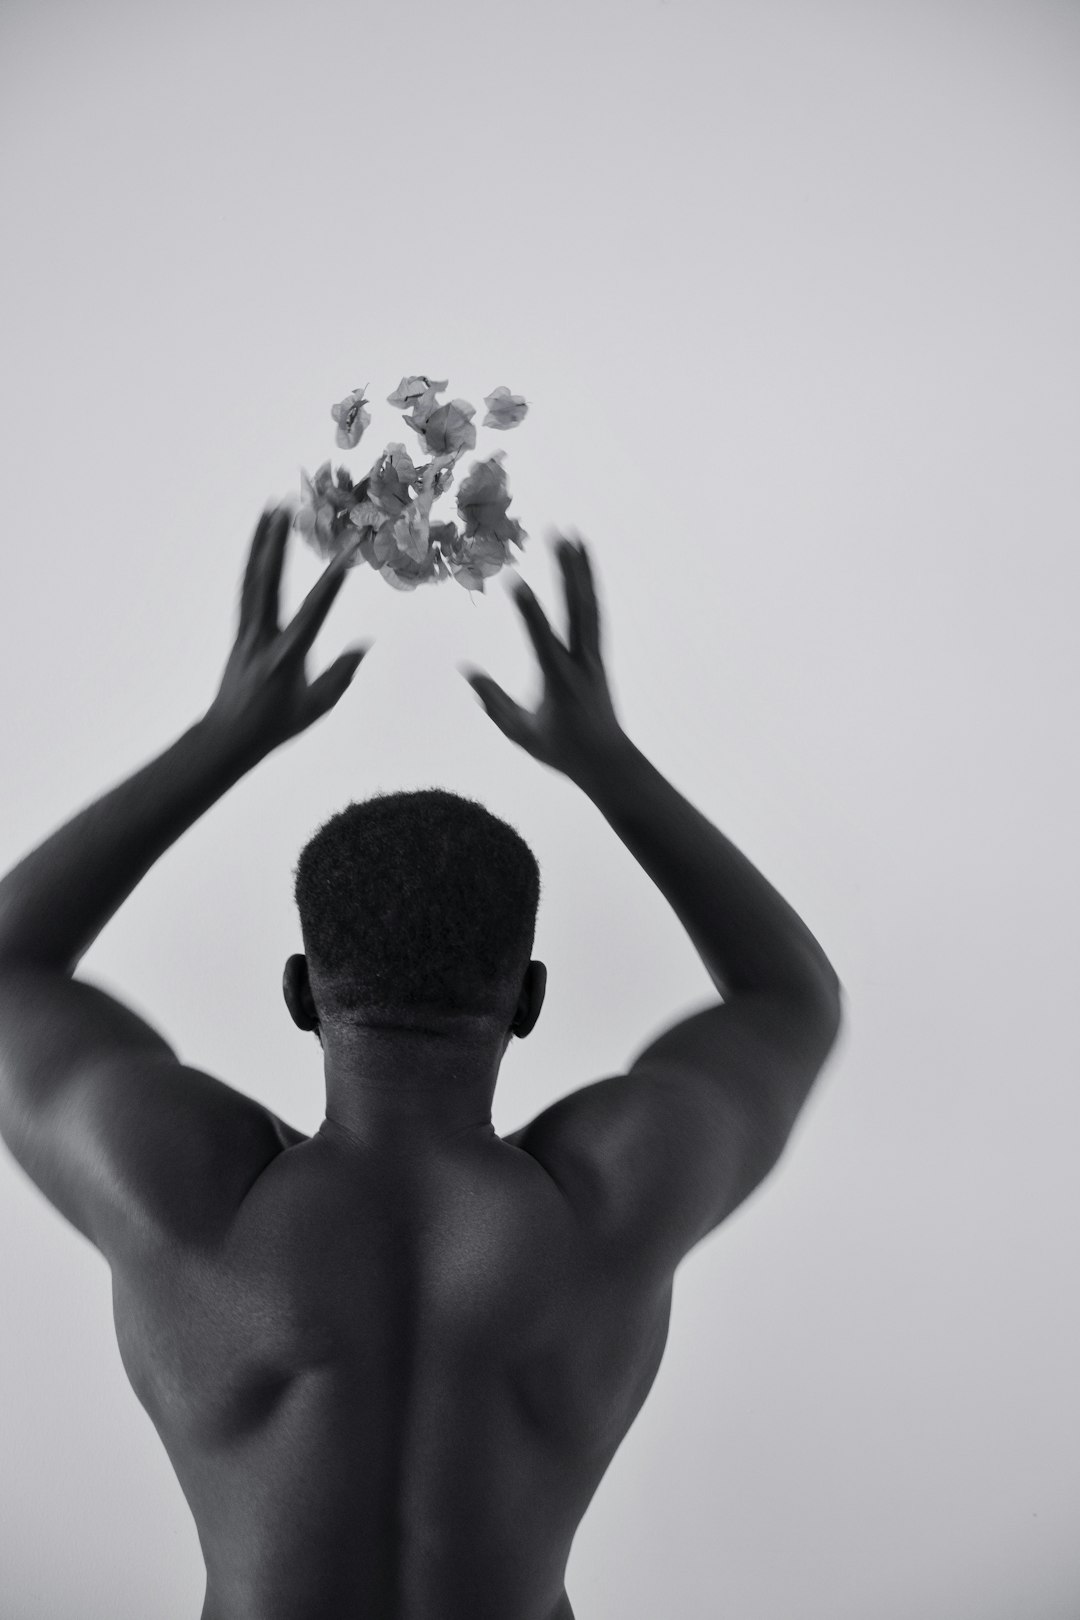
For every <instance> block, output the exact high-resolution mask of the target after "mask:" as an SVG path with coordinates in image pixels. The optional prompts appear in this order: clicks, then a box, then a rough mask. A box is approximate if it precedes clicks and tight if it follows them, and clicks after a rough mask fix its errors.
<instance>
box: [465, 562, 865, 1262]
mask: <svg viewBox="0 0 1080 1620" xmlns="http://www.w3.org/2000/svg"><path fill="white" fill-rule="evenodd" d="M559 559H560V562H561V564H562V568H563V574H564V580H565V585H566V597H567V608H568V615H569V625H570V634H569V644H568V645H566V646H564V645H563V643H562V642H560V641H559V640H558V639H557V637H556V636H555V634H554V632H553V631H552V629H551V626H550V625H549V624H548V622H547V619H546V618H545V616H544V614H543V612H542V610H541V608H540V606H539V604H538V603H537V601H536V598H535V597H534V596H533V594H532V592H531V591H530V590H529V588H528V587H527V586H525V585H519V586H518V588H517V602H518V606H519V607H520V609H521V612H522V615H523V617H524V619H525V623H526V626H527V628H528V630H529V633H530V636H531V637H532V641H533V645H534V647H535V649H536V653H537V657H538V659H539V661H540V664H541V668H542V669H543V671H544V676H545V692H544V699H543V702H542V704H541V706H540V708H539V709H538V710H537V712H536V713H535V714H533V715H530V714H528V713H527V712H526V711H525V710H523V709H521V708H520V707H519V706H518V705H517V704H515V703H513V701H512V700H511V699H510V698H508V697H507V695H506V694H505V693H504V692H503V691H502V690H501V688H499V687H497V686H496V685H495V683H494V682H493V681H491V680H490V679H489V678H488V677H486V676H478V675H473V676H472V677H471V678H470V684H471V685H472V686H473V687H474V689H475V690H476V691H477V692H478V694H479V695H480V697H481V698H482V700H483V702H484V704H485V707H486V708H487V710H488V713H489V714H490V715H491V717H492V718H493V719H494V720H495V721H496V723H497V724H498V725H499V727H500V729H501V730H503V731H504V732H505V733H506V734H507V735H508V736H510V737H511V738H512V739H513V740H514V741H516V742H518V743H519V744H520V746H522V747H523V748H525V749H527V750H528V752H530V753H532V754H533V755H534V757H535V758H537V759H540V760H542V761H543V762H544V763H545V764H548V765H551V766H554V767H555V768H557V769H559V770H561V771H563V772H564V773H565V774H566V775H567V776H569V777H570V778H571V779H572V780H573V781H574V782H576V783H577V785H578V786H579V787H581V789H582V790H583V791H584V792H585V793H586V794H588V796H589V798H590V799H591V800H592V801H593V803H594V804H595V805H596V807H597V809H599V810H600V812H601V814H602V815H603V816H604V817H605V819H606V820H607V822H608V823H609V825H610V826H611V827H612V829H613V830H614V831H615V832H616V833H617V834H618V835H619V837H620V838H621V840H622V841H623V843H624V844H625V845H626V847H627V848H628V849H629V851H630V852H631V854H632V855H633V856H634V857H635V859H636V860H637V861H638V862H639V864H640V865H641V867H642V868H643V870H644V871H645V872H647V873H648V875H649V877H650V878H651V879H652V881H653V882H654V883H655V884H656V885H657V887H658V888H659V889H660V891H661V893H662V894H663V895H664V897H665V898H666V899H667V901H668V902H669V904H670V905H671V907H672V909H673V910H674V912H675V914H676V915H677V917H678V918H679V921H680V922H681V923H682V925H683V927H684V928H685V929H686V932H687V934H688V935H689V937H690V939H691V940H692V942H693V944H694V946H695V948H696V949H697V951H698V954H699V955H700V957H701V959H702V962H703V963H704V965H705V967H706V969H707V971H708V973H709V975H710V977H711V978H712V981H713V983H714V985H715V986H716V988H717V990H718V992H719V993H720V995H721V996H723V997H724V998H725V999H724V1001H723V1002H717V1003H716V1004H715V1005H711V1006H708V1007H706V1008H705V1009H704V1010H703V1011H701V1012H698V1013H695V1014H693V1015H691V1016H690V1017H689V1018H685V1019H682V1020H680V1021H679V1022H678V1023H677V1024H675V1025H674V1026H673V1027H672V1028H671V1029H669V1030H666V1031H665V1032H664V1033H663V1034H661V1035H660V1036H658V1037H657V1038H656V1039H655V1040H652V1041H650V1043H649V1044H648V1045H647V1046H646V1047H645V1048H644V1049H643V1050H642V1051H641V1052H639V1054H638V1056H637V1057H636V1058H635V1060H634V1061H633V1063H632V1064H631V1065H630V1068H629V1071H628V1072H627V1073H626V1074H622V1075H617V1076H612V1077H611V1078H609V1079H606V1080H600V1081H596V1082H594V1083H593V1084H592V1085H590V1086H586V1087H584V1088H583V1089H581V1090H579V1091H576V1092H574V1093H572V1094H571V1095H570V1096H568V1097H564V1098H561V1099H560V1100H559V1101H558V1102H556V1103H554V1104H553V1105H552V1106H551V1107H550V1108H549V1109H547V1110H545V1112H544V1113H543V1114H541V1115H539V1116H538V1118H537V1119H535V1120H533V1121H532V1122H531V1123H530V1124H529V1125H527V1126H526V1127H525V1128H524V1129H523V1130H522V1131H520V1132H517V1133H516V1134H515V1135H514V1136H513V1137H511V1138H509V1141H510V1142H511V1143H512V1145H514V1146H518V1147H521V1148H523V1149H524V1150H525V1151H527V1152H530V1153H532V1154H533V1156H534V1157H536V1158H537V1159H538V1160H539V1161H540V1162H541V1163H543V1164H544V1165H546V1167H547V1168H548V1169H549V1170H550V1171H551V1173H552V1175H553V1176H554V1177H555V1179H556V1180H557V1181H558V1183H559V1185H560V1186H561V1187H563V1188H564V1190H566V1191H567V1194H568V1196H569V1197H570V1199H571V1202H573V1203H574V1204H575V1206H576V1207H577V1209H578V1210H579V1212H580V1214H581V1215H582V1218H583V1220H584V1221H586V1222H587V1223H588V1225H589V1226H590V1228H591V1229H592V1230H594V1231H596V1232H598V1233H599V1234H600V1235H601V1237H602V1239H603V1241H604V1242H605V1243H606V1245H607V1252H608V1255H609V1257H610V1258H611V1259H612V1261H613V1262H619V1261H621V1260H629V1261H630V1262H631V1263H632V1264H634V1265H635V1266H638V1265H644V1266H645V1267H646V1268H647V1269H651V1270H652V1271H653V1274H654V1275H655V1276H656V1277H657V1279H658V1281H659V1282H660V1283H663V1281H664V1279H665V1278H669V1277H670V1273H671V1271H672V1270H673V1269H674V1267H675V1266H676V1265H677V1264H678V1262H679V1260H680V1259H681V1258H682V1257H683V1256H684V1255H685V1254H686V1253H687V1252H688V1250H689V1249H690V1248H692V1247H693V1246H694V1244H696V1243H697V1242H699V1241H700V1240H701V1238H702V1237H704V1236H705V1235H706V1234H707V1233H708V1232H710V1231H711V1230H712V1229H713V1227H715V1226H716V1225H717V1224H719V1222H720V1221H721V1220H723V1219H724V1217H725V1216H726V1215H728V1214H729V1213H730V1212H731V1211H732V1210H733V1209H734V1208H735V1207H736V1206H737V1205H738V1204H739V1203H740V1202H741V1201H742V1200H743V1199H744V1198H745V1197H746V1196H747V1195H748V1194H749V1193H750V1192H751V1191H753V1189H754V1188H755V1187H756V1186H757V1185H758V1184H759V1182H760V1181H761V1180H763V1179H764V1177H765V1176H766V1175H767V1174H768V1173H769V1171H770V1170H771V1169H772V1167H773V1166H774V1165H775V1163H776V1162H777V1160H778V1158H779V1156H780V1154H781V1152H782V1151H783V1148H784V1146H785V1144H786V1142H787V1140H788V1137H789V1135H790V1133H791V1130H792V1127H793V1125H794V1123H795V1119H796V1117H797V1116H798V1113H799V1111H800V1110H801V1108H802V1106H803V1103H804V1102H805V1100H806V1097H807V1094H808V1092H809V1090H810V1087H811V1085H812V1084H813V1081H814V1079H815V1078H816V1076H817V1074H818V1073H819V1071H820V1070H821V1068H822V1067H823V1065H824V1063H825V1060H826V1058H827V1056H828V1054H829V1052H830V1050H831V1048H832V1046H833V1044H834V1042H835V1039H836V1035H837V1032H838V1030H839V1026H840V1017H841V1008H840V1004H841V994H842V991H841V985H840V981H839V978H838V976H837V974H836V971H835V970H834V968H833V966H832V964H831V963H830V961H829V959H828V957H827V956H826V954H825V952H824V951H823V950H822V948H821V946H820V945H819V944H818V942H817V940H816V939H815V938H814V936H813V934H812V933H811V932H810V930H809V928H808V927H807V926H806V924H805V923H804V922H803V921H802V919H801V918H800V917H799V916H798V915H797V914H796V913H795V911H794V910H793V909H792V907H791V906H790V905H788V903H787V901H786V900H784V899H783V898H782V896H781V895H780V894H778V893H777V891H776V890H775V889H774V888H773V886H772V885H771V884H770V883H769V882H768V880H767V879H766V878H765V877H763V876H762V874H761V873H760V872H759V871H758V870H757V869H756V867H754V866H753V865H752V864H751V862H750V861H749V860H748V859H747V858H746V857H745V856H744V855H742V854H741V853H740V851H739V850H738V849H736V848H735V846H734V845H733V844H732V843H731V841H730V840H729V839H727V838H726V837H725V836H724V835H723V833H721V832H720V831H719V830H718V829H717V828H716V827H715V826H714V825H713V824H712V822H710V821H709V820H708V819H707V818H706V817H705V816H704V815H702V814H701V812H700V811H698V810H696V809H695V808H694V807H693V805H691V804H690V803H689V802H688V801H687V800H686V799H685V798H684V797H683V796H682V794H681V793H679V792H678V791H677V790H676V789H675V788H674V787H673V786H672V785H671V783H670V782H668V781H667V780H666V779H665V778H664V777H663V776H662V775H661V774H660V772H659V771H658V770H657V769H656V768H655V767H654V766H653V765H652V764H651V763H650V762H649V760H648V759H646V758H645V756H644V755H643V754H642V753H641V751H640V750H639V749H638V748H637V747H636V746H635V745H634V744H633V743H632V742H631V741H630V739H629V737H628V736H627V735H626V733H625V731H624V730H623V728H622V726H621V724H620V723H619V721H618V719H617V718H616V716H615V712H614V708H613V705H612V702H611V695H610V691H609V689H608V685H607V679H606V675H605V673H604V668H603V662H602V659H601V654H600V634H599V610H598V604H597V599H596V592H595V589H594V586H593V581H592V575H591V569H590V566H589V560H588V556H587V554H586V551H585V548H584V546H583V545H581V544H578V545H571V544H570V543H568V542H565V541H564V542H562V543H561V544H560V547H559Z"/></svg>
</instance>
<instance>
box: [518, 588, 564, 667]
mask: <svg viewBox="0 0 1080 1620" xmlns="http://www.w3.org/2000/svg"><path fill="white" fill-rule="evenodd" d="M514 601H515V602H516V603H517V605H518V609H519V611H520V613H521V616H522V618H523V619H524V620H525V628H526V629H527V630H528V632H529V635H530V637H531V639H532V644H533V646H534V648H535V649H536V656H537V658H538V659H539V660H540V667H541V668H542V669H543V671H544V673H545V674H554V673H556V672H557V670H558V663H557V658H558V655H559V653H560V652H565V651H566V648H565V647H564V646H563V644H562V642H561V641H560V640H559V639H558V637H557V636H556V634H555V632H554V630H553V629H552V628H551V626H550V624H548V622H547V617H546V616H545V613H544V610H543V608H542V607H541V606H540V603H539V602H538V601H537V599H536V597H535V595H534V594H533V590H532V587H531V586H530V585H527V584H526V582H525V581H524V580H523V579H519V580H517V581H516V583H515V585H514Z"/></svg>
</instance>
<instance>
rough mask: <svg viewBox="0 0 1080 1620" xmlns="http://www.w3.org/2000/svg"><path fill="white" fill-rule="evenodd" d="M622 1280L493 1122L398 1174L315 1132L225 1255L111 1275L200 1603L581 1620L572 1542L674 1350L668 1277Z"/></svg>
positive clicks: (267, 1177) (267, 1182)
mask: <svg viewBox="0 0 1080 1620" xmlns="http://www.w3.org/2000/svg"><path fill="white" fill-rule="evenodd" d="M631 1273H632V1268H627V1270H626V1271H625V1272H624V1274H622V1275H615V1274H612V1272H611V1270H610V1268H607V1267H606V1266H602V1265H601V1263H600V1260H599V1256H598V1255H597V1253H596V1252H595V1248H594V1246H593V1245H592V1244H591V1243H590V1233H589V1229H588V1224H587V1223H583V1222H582V1221H581V1219H580V1212H575V1211H574V1210H572V1209H571V1206H570V1205H569V1204H568V1202H567V1201H566V1199H565V1197H564V1196H563V1194H562V1192H561V1191H560V1189H559V1187H558V1186H557V1185H556V1184H555V1182H554V1181H553V1180H552V1179H551V1177H550V1176H549V1175H548V1173H547V1172H546V1171H545V1170H544V1169H543V1167H542V1166H541V1165H539V1164H538V1163H537V1162H536V1160H535V1159H533V1158H532V1157H530V1155H529V1154H528V1153H527V1152H523V1151H522V1150H521V1149H520V1148H518V1147H515V1146H512V1145H510V1143H509V1142H502V1141H500V1140H499V1138H498V1137H496V1136H495V1135H494V1134H492V1135H491V1136H489V1137H484V1138H483V1139H482V1140H480V1141H470V1142H468V1143H467V1144H465V1145H463V1146H461V1147H460V1148H458V1149H456V1150H453V1151H451V1150H450V1149H445V1150H444V1151H443V1152H442V1154H441V1155H440V1157H439V1158H438V1159H437V1160H434V1161H433V1160H430V1159H427V1158H425V1159H424V1160H423V1161H421V1163H420V1164H418V1165H417V1166H416V1167H415V1168H413V1169H409V1168H408V1166H407V1165H403V1164H401V1163H397V1164H387V1163H385V1162H384V1161H382V1160H380V1159H369V1160H365V1159H364V1157H363V1155H362V1153H361V1151H360V1150H359V1149H358V1148H356V1147H355V1146H354V1145H349V1146H344V1145H342V1144H340V1143H339V1142H337V1141H334V1140H333V1139H332V1137H331V1136H330V1135H328V1134H327V1133H326V1132H325V1131H322V1132H320V1133H319V1134H317V1135H316V1136H315V1137H312V1138H310V1139H307V1138H304V1139H302V1140H301V1141H299V1142H298V1143H297V1145H295V1146H293V1147H291V1148H289V1149H288V1150H286V1151H284V1152H282V1153H281V1154H280V1155H279V1156H278V1157H277V1158H276V1159H274V1160H273V1161H272V1163H271V1164H270V1165H269V1166H268V1168H267V1169H266V1170H265V1171H264V1172H263V1174H262V1175H261V1176H260V1178H259V1180H258V1182H257V1183H256V1185H255V1187H254V1188H253V1189H252V1191H251V1192H250V1193H249V1194H248V1196H247V1198H246V1199H245V1201H244V1204H243V1205H242V1207H241V1209H240V1211H239V1213H238V1216H237V1218H236V1219H235V1221H234V1223H233V1224H232V1226H231V1227H230V1229H229V1231H228V1233H227V1235H226V1236H225V1237H224V1238H223V1239H222V1240H221V1242H220V1243H219V1245H218V1246H217V1247H215V1248H214V1249H212V1250H208V1249H207V1247H206V1246H205V1245H204V1244H193V1245H191V1246H190V1247H186V1248H184V1249H183V1250H182V1251H180V1250H177V1251H175V1252H170V1253H169V1254H168V1255H167V1256H166V1255H156V1256H150V1257H148V1259H147V1261H146V1263H145V1264H144V1263H141V1262H140V1264H139V1266H138V1268H137V1269H136V1270H134V1271H133V1272H132V1274H130V1275H114V1316H115V1321H116V1330H117V1338H118V1342H119V1345H120V1350H121V1355H122V1357H123V1361H124V1366H125V1368H126V1370H127V1372H128V1376H129V1378H130V1379H131V1383H132V1386H133V1388H134V1389H135V1392H136V1394H137V1395H138V1397H139V1399H140V1401H141V1402H142V1404H143V1406H144V1407H145V1408H146V1410H147V1412H148V1414H149V1416H150V1418H151V1419H152V1421H153V1423H154V1425H155V1427H156V1429H157V1431H158V1434H159V1435H160V1437H161V1440H162V1443H163V1444H164V1446H165V1449H166V1451H167V1453H168V1455H169V1458H170V1460H171V1462H172V1464H173V1467H174V1469H175V1471H176V1475H177V1478H178V1479H179V1481H180V1485H181V1488H182V1489H183V1491H184V1494H185V1496H186V1498H187V1500H188V1504H189V1506H190V1508H191V1512H192V1514H193V1516H194V1519H195V1523H196V1526H197V1528H198V1532H199V1538H200V1542H201V1544H202V1550H203V1555H204V1557H205V1560H206V1568H207V1589H206V1600H205V1606H204V1608H203V1612H202V1620H324V1617H325V1620H343V1617H346V1616H353V1615H355V1616H360V1615H364V1616H367V1617H370V1620H376V1617H379V1620H382V1617H385V1620H434V1617H436V1616H437V1617H438V1620H487V1617H490V1620H572V1616H573V1610H572V1608H571V1606H570V1602H569V1599H568V1597H567V1594H566V1589H565V1585H564V1581H565V1571H566V1566H567V1561H568V1559H569V1555H570V1549H571V1544H572V1542H573V1539H574V1535H575V1533H576V1531H577V1529H578V1526H579V1524H580V1522H581V1519H582V1517H583V1516H584V1513H585V1510H586V1508H587V1507H588V1505H589V1503H590V1501H591V1499H592V1497H593V1495H594V1493H595V1491H596V1489H597V1486H598V1485H599V1483H600V1481H601V1479H602V1478H603V1476H604V1473H605V1472H606V1470H607V1468H608V1465H609V1463H610V1462H611V1460H612V1457H613V1456H614V1454H615V1452H616V1451H617V1449H618V1447H619V1445H620V1443H621V1441H622V1440H623V1438H624V1436H625V1435H626V1433H627V1430H628V1429H629V1428H630V1425H631V1424H632V1423H633V1420H634V1418H635V1417H636V1415H637V1413H638V1411H639V1410H640V1408H641V1406H642V1404H643V1402H644V1400H645V1398H646V1396H647V1394H648V1392H649V1390H650V1388H651V1387H652V1383H653V1380H654V1379H655V1376H656V1373H657V1370H658V1368H659V1365H660V1360H661V1357H662V1355H663V1351H664V1346H665V1343H666V1341H667V1332H668V1323H669V1317H670V1309H671V1288H670V1285H669V1286H668V1287H667V1289H666V1290H665V1289H661V1290H660V1291H658V1290H657V1288H656V1286H655V1283H652V1284H650V1286H649V1287H648V1288H647V1289H646V1288H644V1287H643V1286H642V1285H641V1284H640V1283H635V1280H634V1277H633V1275H632V1274H631Z"/></svg>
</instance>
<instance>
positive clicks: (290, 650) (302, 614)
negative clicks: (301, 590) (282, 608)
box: [281, 533, 363, 656]
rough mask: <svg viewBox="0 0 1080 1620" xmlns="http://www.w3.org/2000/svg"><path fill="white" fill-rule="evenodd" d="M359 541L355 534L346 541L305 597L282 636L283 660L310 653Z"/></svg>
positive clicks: (360, 538)
mask: <svg viewBox="0 0 1080 1620" xmlns="http://www.w3.org/2000/svg"><path fill="white" fill-rule="evenodd" d="M362 539H363V536H362V535H361V534H359V533H357V535H356V536H355V538H353V539H350V540H349V541H347V542H346V544H345V545H344V546H343V547H342V549H341V550H340V551H338V552H336V553H335V554H334V556H333V557H332V558H331V559H330V561H329V562H328V563H327V565H326V567H325V568H324V569H323V571H322V573H321V574H320V575H319V578H318V579H317V580H316V581H315V583H314V585H313V586H312V587H311V589H310V591H309V592H308V593H307V595H306V596H305V598H304V600H303V602H302V603H301V605H300V607H299V609H298V610H297V613H296V617H295V618H294V619H293V620H292V621H291V623H290V624H289V627H288V629H287V630H285V631H283V633H282V637H281V641H282V652H283V654H284V655H285V656H292V655H294V654H297V653H304V654H306V653H309V652H310V651H311V648H312V645H313V643H314V641H315V637H316V636H317V635H318V633H319V631H320V630H321V629H322V626H323V623H324V621H325V619H326V615H327V614H328V613H329V611H330V606H331V603H332V602H333V600H334V598H335V597H336V596H337V593H338V591H340V589H341V587H342V585H343V584H344V583H345V574H346V564H347V563H348V562H349V561H350V560H351V559H352V557H354V556H355V555H356V551H357V548H358V547H359V545H360V542H361V540H362Z"/></svg>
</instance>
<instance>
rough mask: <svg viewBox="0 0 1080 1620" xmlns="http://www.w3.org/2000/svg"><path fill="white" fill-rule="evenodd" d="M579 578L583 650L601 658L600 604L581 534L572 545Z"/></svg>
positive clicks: (589, 560)
mask: <svg viewBox="0 0 1080 1620" xmlns="http://www.w3.org/2000/svg"><path fill="white" fill-rule="evenodd" d="M571 550H572V551H573V554H574V568H575V573H576V575H577V579H578V591H579V598H578V599H579V603H580V608H579V615H580V616H579V625H580V633H581V645H582V650H583V651H584V652H586V653H588V654H590V655H591V656H592V657H593V658H596V659H599V658H600V606H599V603H598V602H597V599H596V582H595V581H594V579H593V571H592V561H591V559H590V557H589V553H588V549H587V548H586V545H585V542H584V540H583V539H582V538H581V536H580V534H579V535H578V536H577V539H576V540H575V542H574V544H573V545H572V547H571Z"/></svg>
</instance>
